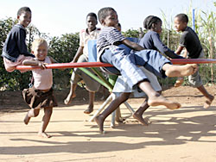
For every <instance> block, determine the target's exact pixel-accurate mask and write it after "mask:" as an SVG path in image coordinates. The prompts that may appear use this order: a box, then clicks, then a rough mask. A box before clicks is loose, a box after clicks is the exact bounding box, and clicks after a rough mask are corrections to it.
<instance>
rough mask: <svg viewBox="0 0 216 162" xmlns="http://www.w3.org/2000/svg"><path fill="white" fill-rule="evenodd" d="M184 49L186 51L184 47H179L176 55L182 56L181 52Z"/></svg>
mask: <svg viewBox="0 0 216 162" xmlns="http://www.w3.org/2000/svg"><path fill="white" fill-rule="evenodd" d="M183 49H184V47H183V46H179V47H178V48H177V50H176V51H175V53H176V54H178V55H180V54H181V51H182V50H183Z"/></svg>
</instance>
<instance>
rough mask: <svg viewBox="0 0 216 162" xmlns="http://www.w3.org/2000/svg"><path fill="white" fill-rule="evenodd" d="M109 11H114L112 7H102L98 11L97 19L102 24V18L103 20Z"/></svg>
mask: <svg viewBox="0 0 216 162" xmlns="http://www.w3.org/2000/svg"><path fill="white" fill-rule="evenodd" d="M109 11H114V12H116V11H115V10H114V9H113V8H112V7H104V8H101V9H100V10H99V11H98V19H99V21H100V23H101V24H102V20H104V19H105V18H106V17H107V16H108V12H109Z"/></svg>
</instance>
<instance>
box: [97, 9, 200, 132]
mask: <svg viewBox="0 0 216 162" xmlns="http://www.w3.org/2000/svg"><path fill="white" fill-rule="evenodd" d="M98 18H99V21H100V23H101V24H102V26H104V28H103V29H102V31H101V33H100V35H99V38H98V41H97V50H98V59H99V61H101V62H105V63H110V64H112V65H113V66H114V67H115V68H117V69H118V70H119V71H120V73H121V75H122V76H123V77H125V78H127V81H128V85H129V86H130V88H133V87H136V86H138V87H139V88H140V89H141V90H142V91H143V92H145V93H146V95H147V96H148V98H149V99H148V105H149V106H159V105H164V106H166V107H167V108H168V109H178V108H180V107H181V105H180V104H179V103H177V102H172V101H169V100H168V99H166V98H164V97H163V96H162V95H161V94H159V93H158V92H156V91H155V90H154V89H153V88H152V86H151V85H150V80H149V79H148V78H147V77H146V75H145V72H143V71H142V70H141V69H140V68H139V67H138V66H143V67H144V68H146V69H147V70H149V71H151V72H152V73H154V74H155V75H156V76H159V77H161V78H165V77H167V76H168V77H179V76H188V75H191V74H193V73H194V72H195V71H196V70H197V65H196V64H192V65H183V66H177V65H172V64H171V62H170V61H169V60H168V59H166V58H165V57H164V56H162V55H161V54H160V53H158V52H157V51H153V50H144V48H143V47H141V46H140V45H138V44H136V43H134V42H131V41H129V40H128V39H126V38H125V37H124V36H123V35H122V34H121V32H119V31H118V30H117V29H116V28H115V26H116V24H117V23H118V15H117V12H116V11H115V10H114V9H113V8H111V7H105V8H102V9H100V10H99V12H98ZM120 44H124V45H126V46H128V47H130V48H132V49H134V50H136V51H138V52H134V53H131V54H129V53H127V52H125V50H124V49H123V48H120V47H118V45H120ZM106 117H107V116H105V115H103V114H101V115H100V116H98V117H97V118H96V122H97V124H98V126H99V129H100V132H103V122H104V120H105V118H106Z"/></svg>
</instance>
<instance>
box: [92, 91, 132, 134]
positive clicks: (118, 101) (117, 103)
mask: <svg viewBox="0 0 216 162" xmlns="http://www.w3.org/2000/svg"><path fill="white" fill-rule="evenodd" d="M129 96H130V93H122V94H121V95H120V96H119V97H117V98H116V99H114V100H113V101H112V102H111V103H110V105H109V106H108V107H107V108H106V109H105V110H104V111H103V112H102V113H101V114H100V115H98V116H97V117H96V118H95V121H96V123H97V124H98V126H99V129H100V133H104V130H103V124H104V121H105V119H106V118H107V117H108V116H109V115H110V114H111V113H112V112H114V111H115V110H116V109H117V108H118V107H119V106H120V105H121V104H122V103H123V102H125V101H126V100H127V99H128V98H129Z"/></svg>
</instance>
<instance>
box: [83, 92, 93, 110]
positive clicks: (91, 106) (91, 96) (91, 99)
mask: <svg viewBox="0 0 216 162" xmlns="http://www.w3.org/2000/svg"><path fill="white" fill-rule="evenodd" d="M94 99H95V92H90V91H89V106H88V108H87V109H86V110H85V111H84V113H85V114H90V113H91V112H92V111H93V108H94Z"/></svg>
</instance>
